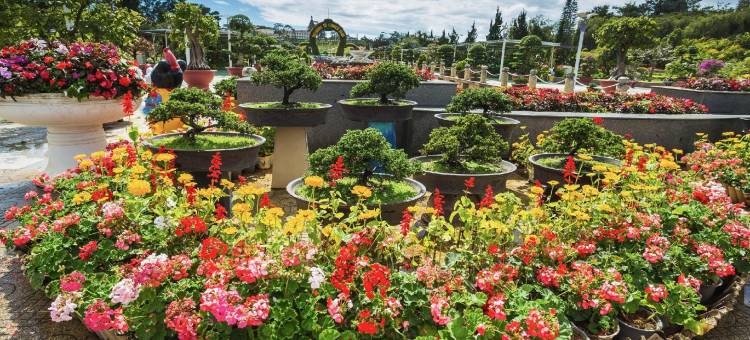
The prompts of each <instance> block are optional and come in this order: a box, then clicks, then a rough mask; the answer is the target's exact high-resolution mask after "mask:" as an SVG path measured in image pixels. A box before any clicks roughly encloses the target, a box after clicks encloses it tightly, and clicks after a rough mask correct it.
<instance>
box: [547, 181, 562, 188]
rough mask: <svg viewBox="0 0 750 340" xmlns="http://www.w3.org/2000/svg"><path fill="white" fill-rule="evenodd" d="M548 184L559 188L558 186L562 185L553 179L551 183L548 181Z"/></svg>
mask: <svg viewBox="0 0 750 340" xmlns="http://www.w3.org/2000/svg"><path fill="white" fill-rule="evenodd" d="M547 184H549V185H551V186H553V187H554V186H557V185H558V184H560V182H558V181H556V180H554V179H553V180H551V181H548V182H547Z"/></svg>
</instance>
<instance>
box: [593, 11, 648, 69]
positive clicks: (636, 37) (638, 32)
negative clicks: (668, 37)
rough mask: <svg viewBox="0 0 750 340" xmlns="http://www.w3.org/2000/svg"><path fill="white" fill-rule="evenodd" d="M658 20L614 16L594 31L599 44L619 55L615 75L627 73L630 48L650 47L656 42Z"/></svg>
mask: <svg viewBox="0 0 750 340" xmlns="http://www.w3.org/2000/svg"><path fill="white" fill-rule="evenodd" d="M655 36H656V22H654V20H653V19H651V18H648V17H638V18H628V17H622V18H613V19H610V20H609V21H607V22H606V23H605V24H604V25H602V26H600V27H599V29H597V30H596V32H595V33H594V39H596V44H597V46H599V47H601V48H604V49H607V50H610V51H613V52H614V53H615V55H616V56H617V71H616V73H615V77H619V76H622V75H625V66H626V64H627V55H628V50H630V49H631V48H648V47H649V46H651V45H653V44H654V37H655Z"/></svg>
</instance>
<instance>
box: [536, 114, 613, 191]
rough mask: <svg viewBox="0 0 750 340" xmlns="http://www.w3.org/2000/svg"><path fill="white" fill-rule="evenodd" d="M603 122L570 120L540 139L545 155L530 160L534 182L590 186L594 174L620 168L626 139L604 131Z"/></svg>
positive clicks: (538, 137) (596, 120)
mask: <svg viewBox="0 0 750 340" xmlns="http://www.w3.org/2000/svg"><path fill="white" fill-rule="evenodd" d="M600 120H601V118H594V119H587V118H568V119H564V120H562V121H559V122H557V123H555V125H554V126H553V127H552V129H550V130H549V133H548V134H544V133H543V134H541V135H539V136H537V147H538V149H539V150H541V151H542V153H537V154H534V155H531V156H530V157H529V163H530V164H531V166H532V168H533V169H532V170H533V171H531V172H530V177H531V179H532V181H537V180H538V181H539V182H541V184H548V182H550V181H554V182H553V183H561V182H567V183H579V184H589V183H591V181H592V176H589V175H588V174H591V173H592V172H602V171H605V170H606V169H611V168H612V167H617V166H619V165H620V161H619V159H621V158H622V157H623V156H624V155H625V145H624V143H623V140H624V137H623V136H620V135H618V134H616V133H614V132H612V131H609V130H607V129H605V128H604V127H602V126H601V125H599V124H601V121H600Z"/></svg>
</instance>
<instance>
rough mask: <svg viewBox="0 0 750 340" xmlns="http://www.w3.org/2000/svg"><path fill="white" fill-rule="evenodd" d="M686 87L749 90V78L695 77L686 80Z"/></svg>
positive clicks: (713, 89) (715, 89)
mask: <svg viewBox="0 0 750 340" xmlns="http://www.w3.org/2000/svg"><path fill="white" fill-rule="evenodd" d="M684 86H685V87H686V88H689V89H695V90H711V91H744V92H748V91H750V79H741V80H735V79H726V78H697V79H690V80H688V81H687V82H686V83H685V85H684Z"/></svg>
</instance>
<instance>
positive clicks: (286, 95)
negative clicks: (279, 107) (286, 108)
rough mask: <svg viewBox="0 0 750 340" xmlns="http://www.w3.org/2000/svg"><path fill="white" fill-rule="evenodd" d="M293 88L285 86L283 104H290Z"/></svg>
mask: <svg viewBox="0 0 750 340" xmlns="http://www.w3.org/2000/svg"><path fill="white" fill-rule="evenodd" d="M292 92H293V91H292V90H289V89H287V88H286V87H284V98H283V99H282V100H281V104H283V105H289V96H291V95H292Z"/></svg>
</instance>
